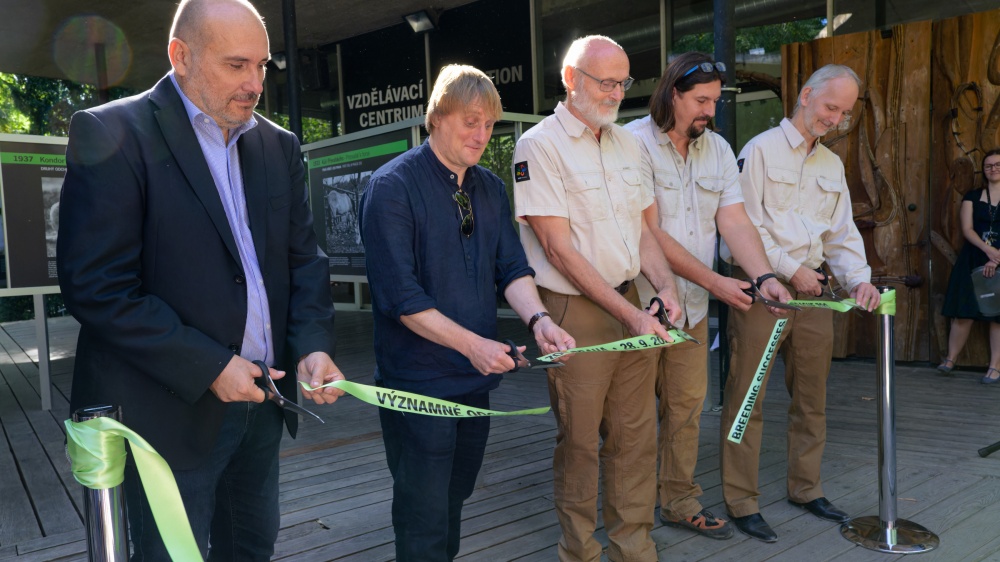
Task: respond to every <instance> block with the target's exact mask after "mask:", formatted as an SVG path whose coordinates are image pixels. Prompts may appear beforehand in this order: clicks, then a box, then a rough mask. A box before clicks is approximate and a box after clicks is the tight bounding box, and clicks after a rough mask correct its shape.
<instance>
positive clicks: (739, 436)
mask: <svg viewBox="0 0 1000 562" xmlns="http://www.w3.org/2000/svg"><path fill="white" fill-rule="evenodd" d="M788 304H791V305H795V306H799V307H810V308H828V309H830V310H835V311H837V312H847V311H848V310H856V307H855V301H854V299H844V300H842V301H828V300H792V301H788ZM874 313H875V314H878V315H889V316H895V315H896V291H895V290H891V291H888V292H886V293H883V294H882V295H881V300H880V301H879V305H878V306H877V307H876V308H875V311H874ZM784 326H785V319H784V318H782V319H781V320H778V321H777V322H776V323H775V325H774V329H773V330H772V331H771V337H770V338H768V340H767V342H768V343H767V348H766V349H765V350H764V354H763V355H762V356H761V358H760V364H759V365H758V366H757V372H756V373H755V374H754V380H753V382H752V383H751V384H750V387H749V388H748V389H747V394H746V396H745V397H744V398H743V404H742V405H741V406H740V409H739V410H738V413H737V415H736V418H735V419H734V420H733V425H732V427H731V428H730V429H729V433H728V434H727V435H726V439H728V440H729V441H732V442H733V443H741V442H742V441H743V432H744V430H745V429H746V424H747V423H749V421H750V413H751V411H753V407H754V404H755V403H756V402H757V395H758V394H759V393H760V389H761V385H762V384H764V375H766V374H767V367H768V365H769V364H770V362H771V357H772V356H773V355H774V352H775V351H776V350H777V345H778V338H779V337H780V336H781V331H782V329H784Z"/></svg>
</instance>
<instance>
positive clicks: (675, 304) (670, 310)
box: [650, 286, 682, 325]
mask: <svg viewBox="0 0 1000 562" xmlns="http://www.w3.org/2000/svg"><path fill="white" fill-rule="evenodd" d="M656 296H658V297H660V300H661V301H663V308H665V309H666V310H667V320H670V323H671V324H675V325H676V324H677V323H678V322H680V320H681V312H682V311H681V300H680V299H679V298H677V287H674V286H671V287H670V288H669V289H663V290H662V291H660V292H659V293H656ZM650 313H651V314H656V311H655V310H650Z"/></svg>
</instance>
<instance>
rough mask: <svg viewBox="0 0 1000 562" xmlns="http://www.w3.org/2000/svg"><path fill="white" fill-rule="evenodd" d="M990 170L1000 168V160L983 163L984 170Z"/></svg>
mask: <svg viewBox="0 0 1000 562" xmlns="http://www.w3.org/2000/svg"><path fill="white" fill-rule="evenodd" d="M990 170H1000V162H997V163H996V164H983V171H984V172H989V171H990Z"/></svg>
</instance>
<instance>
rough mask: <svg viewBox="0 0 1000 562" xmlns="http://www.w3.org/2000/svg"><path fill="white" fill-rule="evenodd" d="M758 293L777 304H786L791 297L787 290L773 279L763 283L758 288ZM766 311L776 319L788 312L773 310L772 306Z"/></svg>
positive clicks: (778, 309) (782, 309)
mask: <svg viewBox="0 0 1000 562" xmlns="http://www.w3.org/2000/svg"><path fill="white" fill-rule="evenodd" d="M760 292H761V294H763V295H764V297H765V298H767V299H768V300H772V301H778V302H788V301H790V300H792V295H791V294H790V293H789V292H788V289H786V288H785V286H784V285H782V284H781V281H778V280H777V279H775V278H774V277H771V278H770V279H768V280H766V281H764V283H763V284H762V285H761V286H760ZM767 311H768V312H770V313H771V314H772V315H774V316H777V317H778V318H781V317H783V316H786V315H787V314H788V310H786V309H784V308H774V307H773V306H769V307H767Z"/></svg>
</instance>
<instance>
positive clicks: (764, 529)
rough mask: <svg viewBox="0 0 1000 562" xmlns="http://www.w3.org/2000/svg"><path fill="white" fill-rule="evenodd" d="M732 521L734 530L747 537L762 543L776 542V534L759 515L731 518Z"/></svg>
mask: <svg viewBox="0 0 1000 562" xmlns="http://www.w3.org/2000/svg"><path fill="white" fill-rule="evenodd" d="M732 519H733V525H736V528H737V529H739V530H740V532H741V533H743V534H744V535H746V536H748V537H752V538H755V539H757V540H759V541H764V542H775V541H777V540H778V533H775V532H774V529H772V528H771V526H770V525H768V524H767V521H764V518H763V517H761V516H760V514H759V513H754V514H753V515H747V516H746V517H733V518H732Z"/></svg>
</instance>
